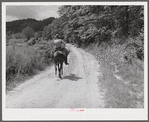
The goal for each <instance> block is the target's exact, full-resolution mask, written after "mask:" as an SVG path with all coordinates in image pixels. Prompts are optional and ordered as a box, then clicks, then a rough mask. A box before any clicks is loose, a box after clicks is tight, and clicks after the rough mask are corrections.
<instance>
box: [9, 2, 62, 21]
mask: <svg viewBox="0 0 149 122" xmlns="http://www.w3.org/2000/svg"><path fill="white" fill-rule="evenodd" d="M59 7H60V6H58V5H47V6H43V5H40V6H39V5H36V6H35V5H30V6H29V5H28V6H14V5H13V6H6V21H13V20H18V19H27V18H34V19H36V20H43V19H46V18H49V17H55V18H57V17H59V15H58V13H57V11H58V8H59Z"/></svg>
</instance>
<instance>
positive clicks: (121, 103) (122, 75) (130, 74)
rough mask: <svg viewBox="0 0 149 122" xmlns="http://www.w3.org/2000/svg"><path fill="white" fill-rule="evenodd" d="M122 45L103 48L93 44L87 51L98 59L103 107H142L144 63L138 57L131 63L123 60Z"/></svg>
mask: <svg viewBox="0 0 149 122" xmlns="http://www.w3.org/2000/svg"><path fill="white" fill-rule="evenodd" d="M124 47H125V46H124V45H114V46H112V47H108V48H107V49H105V48H104V47H103V46H99V47H98V46H97V45H94V46H93V48H90V49H89V52H90V53H91V54H93V55H94V56H95V57H96V59H98V61H99V64H100V71H101V72H102V74H103V76H102V77H101V76H100V77H99V84H100V86H102V87H103V89H105V91H106V92H105V102H106V106H105V108H143V107H144V67H143V66H144V65H143V62H142V61H140V60H139V59H134V60H133V64H132V65H131V64H129V63H126V62H125V61H124V58H123V55H124Z"/></svg>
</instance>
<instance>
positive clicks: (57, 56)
mask: <svg viewBox="0 0 149 122" xmlns="http://www.w3.org/2000/svg"><path fill="white" fill-rule="evenodd" d="M64 61H65V56H64V54H63V52H62V51H56V52H54V64H55V76H57V68H58V77H59V78H61V79H62V75H63V63H64Z"/></svg>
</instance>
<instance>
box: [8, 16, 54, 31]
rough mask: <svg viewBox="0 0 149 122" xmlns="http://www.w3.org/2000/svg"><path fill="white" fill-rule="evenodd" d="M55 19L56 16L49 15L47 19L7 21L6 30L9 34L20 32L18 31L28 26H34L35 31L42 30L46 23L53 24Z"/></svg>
mask: <svg viewBox="0 0 149 122" xmlns="http://www.w3.org/2000/svg"><path fill="white" fill-rule="evenodd" d="M54 19H55V18H54V17H49V18H47V19H43V20H40V21H38V20H36V19H32V18H28V19H21V20H15V21H11V22H6V31H7V34H8V33H18V32H22V30H23V29H24V28H26V27H28V26H30V27H31V28H33V30H34V31H35V32H37V31H42V30H43V28H44V27H45V26H46V25H48V24H51V23H52V21H53V20H54Z"/></svg>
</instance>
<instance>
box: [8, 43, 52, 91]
mask: <svg viewBox="0 0 149 122" xmlns="http://www.w3.org/2000/svg"><path fill="white" fill-rule="evenodd" d="M52 46H53V45H52V42H47V43H46V44H45V43H44V44H36V45H33V46H27V45H24V46H22V45H21V46H19V45H17V44H15V45H8V46H7V47H6V91H7V90H12V89H13V88H14V87H16V86H17V84H20V83H21V82H23V81H24V80H26V79H28V78H29V77H32V76H33V75H35V74H37V73H38V72H40V71H42V70H44V69H45V68H46V67H48V66H51V64H52V60H51V50H52Z"/></svg>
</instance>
